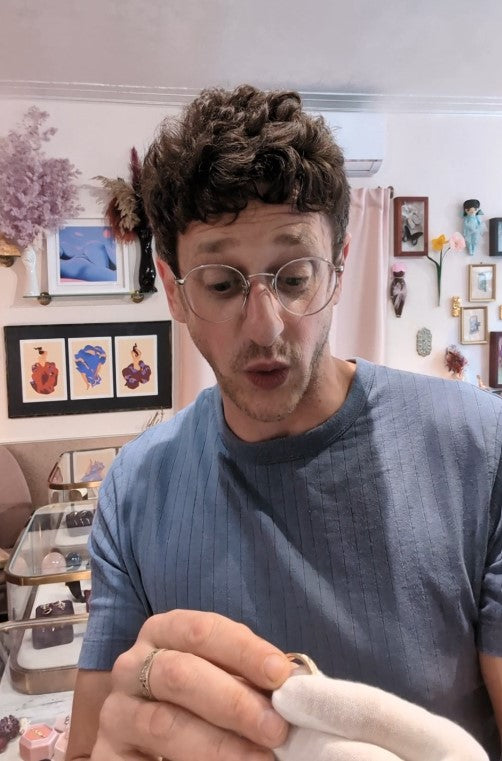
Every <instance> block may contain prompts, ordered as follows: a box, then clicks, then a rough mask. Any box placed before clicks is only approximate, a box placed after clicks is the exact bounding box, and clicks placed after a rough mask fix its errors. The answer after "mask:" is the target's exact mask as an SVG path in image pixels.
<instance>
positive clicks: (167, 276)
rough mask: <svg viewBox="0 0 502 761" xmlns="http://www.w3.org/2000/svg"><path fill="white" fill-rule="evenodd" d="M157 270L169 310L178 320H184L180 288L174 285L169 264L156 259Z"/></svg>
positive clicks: (183, 306)
mask: <svg viewBox="0 0 502 761" xmlns="http://www.w3.org/2000/svg"><path fill="white" fill-rule="evenodd" d="M156 265H157V272H158V273H159V276H160V279H161V280H162V285H163V286H164V290H165V292H166V296H167V302H168V304H169V310H170V312H171V314H172V316H173V317H174V319H175V320H177V321H178V322H186V315H185V305H184V303H183V297H182V295H181V290H180V288H179V287H178V286H177V285H176V281H175V278H174V274H173V271H172V269H171V268H170V266H169V265H168V264H167V263H166V262H165V261H164V260H163V259H160V258H159V259H157V261H156Z"/></svg>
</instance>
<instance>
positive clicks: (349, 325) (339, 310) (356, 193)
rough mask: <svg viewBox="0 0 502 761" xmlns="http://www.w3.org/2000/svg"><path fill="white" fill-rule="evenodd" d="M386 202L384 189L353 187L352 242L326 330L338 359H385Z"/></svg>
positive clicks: (389, 204)
mask: <svg viewBox="0 0 502 761" xmlns="http://www.w3.org/2000/svg"><path fill="white" fill-rule="evenodd" d="M390 200H391V191H390V189H389V188H355V189H353V190H352V199H351V206H350V221H349V232H350V233H351V235H352V241H351V244H350V249H349V256H348V259H347V262H346V267H345V272H344V273H343V282H342V294H341V297H340V301H339V303H338V304H337V306H336V307H335V309H334V311H333V324H332V327H331V334H330V346H331V351H332V353H333V354H334V355H335V356H336V357H340V358H341V359H349V358H351V357H363V358H364V359H368V360H370V361H372V362H377V363H382V362H384V360H385V330H386V314H387V301H388V294H387V292H388V289H389V257H390V252H389V231H390V207H391V203H390Z"/></svg>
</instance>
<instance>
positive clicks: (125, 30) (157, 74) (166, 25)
mask: <svg viewBox="0 0 502 761" xmlns="http://www.w3.org/2000/svg"><path fill="white" fill-rule="evenodd" d="M0 30H1V37H0V95H1V96H4V97H5V96H8V97H64V98H79V99H82V98H83V99H106V100H127V101H133V102H151V103H166V104H169V103H180V102H184V101H186V100H187V99H189V98H191V97H192V96H193V95H194V93H195V92H196V91H198V90H199V89H200V88H202V87H206V86H212V85H219V86H225V87H226V86H232V85H235V84H239V83H241V82H250V83H253V84H257V85H259V86H262V87H265V88H273V87H287V88H295V89H298V90H300V91H301V92H302V93H303V94H304V98H305V100H306V101H308V102H309V103H310V104H312V105H315V106H316V107H318V106H320V107H324V108H334V109H337V110H358V109H363V110H364V109H366V110H373V109H375V110H389V111H392V110H401V111H403V110H404V111H445V112H449V111H457V112H475V113H476V112H479V113H486V112H498V113H502V74H501V68H502V65H501V64H502V54H501V50H500V39H501V37H502V2H501V0H478V2H477V3H476V2H473V1H472V0H435V1H431V0H380V2H379V1H378V0H347V1H346V2H343V3H342V2H338V1H337V0H0Z"/></svg>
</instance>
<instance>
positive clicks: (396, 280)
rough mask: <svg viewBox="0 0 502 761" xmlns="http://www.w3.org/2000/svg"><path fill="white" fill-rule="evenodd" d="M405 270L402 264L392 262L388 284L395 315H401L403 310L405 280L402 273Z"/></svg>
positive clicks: (405, 291)
mask: <svg viewBox="0 0 502 761" xmlns="http://www.w3.org/2000/svg"><path fill="white" fill-rule="evenodd" d="M405 272H406V267H405V265H404V264H398V263H396V264H393V265H392V280H391V284H390V299H391V301H392V306H393V307H394V312H395V313H396V317H401V314H402V312H403V307H404V302H405V301H406V293H407V290H406V282H405V279H404V275H405Z"/></svg>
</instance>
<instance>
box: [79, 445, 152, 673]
mask: <svg viewBox="0 0 502 761" xmlns="http://www.w3.org/2000/svg"><path fill="white" fill-rule="evenodd" d="M122 462H123V458H122V455H119V457H118V458H117V459H116V460H115V462H114V463H113V465H112V467H111V468H110V471H109V473H108V475H107V477H106V479H105V481H104V483H103V485H102V486H101V489H100V492H99V501H98V508H97V510H96V515H95V518H94V521H93V527H92V532H91V536H90V539H89V554H90V556H91V576H92V598H91V606H90V612H89V621H88V624H87V629H86V633H85V636H84V642H83V645H82V650H81V653H80V659H79V668H82V669H93V670H106V671H108V670H110V669H111V668H112V666H113V664H114V662H115V660H116V658H117V657H118V656H119V655H120V653H122V652H124V651H125V650H128V649H129V648H130V647H132V645H133V644H134V642H135V640H136V637H137V635H138V632H139V630H140V628H141V626H142V625H143V623H144V621H145V620H146V619H147V618H148V616H149V615H151V611H150V610H149V609H148V603H147V601H146V598H145V596H144V595H143V594H141V585H140V584H138V580H139V579H140V574H139V570H138V569H137V568H136V567H135V563H134V558H133V557H132V554H131V552H130V550H129V549H128V547H129V541H128V534H127V525H126V524H127V521H126V518H125V515H126V503H125V501H124V499H123V494H124V493H126V484H125V483H124V475H123V470H122Z"/></svg>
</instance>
